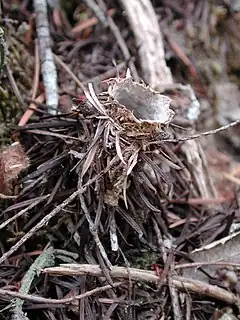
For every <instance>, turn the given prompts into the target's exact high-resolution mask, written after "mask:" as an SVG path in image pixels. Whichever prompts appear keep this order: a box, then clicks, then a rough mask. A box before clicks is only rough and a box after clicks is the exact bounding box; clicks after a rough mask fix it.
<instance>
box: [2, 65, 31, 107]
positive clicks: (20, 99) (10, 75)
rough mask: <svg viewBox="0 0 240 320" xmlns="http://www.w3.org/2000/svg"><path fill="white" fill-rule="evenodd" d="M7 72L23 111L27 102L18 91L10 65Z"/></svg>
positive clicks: (7, 66)
mask: <svg viewBox="0 0 240 320" xmlns="http://www.w3.org/2000/svg"><path fill="white" fill-rule="evenodd" d="M6 71H7V76H8V80H9V82H10V83H11V86H12V89H13V91H14V93H15V95H16V97H17V99H18V102H19V104H20V106H21V109H22V110H23V108H25V106H26V105H25V102H24V101H23V98H22V96H21V93H20V91H19V89H18V86H17V83H16V81H15V79H14V77H13V74H12V71H11V69H10V67H9V65H6Z"/></svg>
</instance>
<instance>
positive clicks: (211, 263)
mask: <svg viewBox="0 0 240 320" xmlns="http://www.w3.org/2000/svg"><path fill="white" fill-rule="evenodd" d="M203 266H221V267H229V266H230V267H236V268H240V263H238V262H232V261H204V262H192V263H183V264H178V265H176V266H175V267H174V269H175V270H176V269H187V268H200V267H203Z"/></svg>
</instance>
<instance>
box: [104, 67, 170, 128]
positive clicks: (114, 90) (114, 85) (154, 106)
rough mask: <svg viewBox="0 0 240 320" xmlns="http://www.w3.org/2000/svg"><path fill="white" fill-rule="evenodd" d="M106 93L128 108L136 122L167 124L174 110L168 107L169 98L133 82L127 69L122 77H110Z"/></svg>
mask: <svg viewBox="0 0 240 320" xmlns="http://www.w3.org/2000/svg"><path fill="white" fill-rule="evenodd" d="M108 93H109V95H110V96H111V97H112V98H113V99H114V100H116V101H117V102H118V103H119V104H121V105H123V106H124V107H126V108H127V109H128V110H130V111H131V112H132V113H133V115H134V117H135V118H136V121H137V122H148V123H156V124H160V125H161V124H162V125H167V124H169V123H170V122H171V120H172V118H173V116H174V111H173V110H171V109H170V103H171V99H170V98H168V97H167V96H164V95H162V94H160V93H159V92H157V91H155V90H153V89H151V88H150V87H147V86H146V85H144V84H140V83H137V82H134V81H133V79H132V77H131V75H130V72H128V71H127V74H126V77H125V78H123V79H119V78H115V79H111V81H110V84H109V87H108Z"/></svg>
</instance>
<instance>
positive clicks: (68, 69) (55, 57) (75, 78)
mask: <svg viewBox="0 0 240 320" xmlns="http://www.w3.org/2000/svg"><path fill="white" fill-rule="evenodd" d="M53 56H54V59H55V60H56V62H57V63H58V64H60V66H61V67H62V68H63V69H64V70H65V71H66V72H67V73H68V74H69V75H70V76H71V78H72V79H73V80H74V81H75V82H76V84H77V85H78V86H79V88H80V89H82V91H84V90H85V86H84V84H83V83H82V82H81V81H80V80H79V79H78V77H77V76H76V75H75V74H74V73H73V72H72V70H71V69H70V68H69V67H68V66H67V65H66V63H64V62H63V61H62V60H61V59H60V58H59V57H58V56H57V55H55V54H53Z"/></svg>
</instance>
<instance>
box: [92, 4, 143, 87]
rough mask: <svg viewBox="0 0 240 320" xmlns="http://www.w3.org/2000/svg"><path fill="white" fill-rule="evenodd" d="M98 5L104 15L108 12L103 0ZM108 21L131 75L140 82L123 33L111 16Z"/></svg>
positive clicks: (107, 18)
mask: <svg viewBox="0 0 240 320" xmlns="http://www.w3.org/2000/svg"><path fill="white" fill-rule="evenodd" d="M97 2H98V4H99V9H100V10H101V11H103V12H104V13H105V12H107V8H106V5H105V3H104V2H103V1H102V0H97ZM106 20H107V22H108V25H109V28H110V30H111V31H112V33H113V35H114V37H115V39H116V40H117V43H118V45H119V47H120V49H121V51H122V53H123V56H124V59H125V60H126V62H127V63H128V65H129V68H130V70H131V74H132V77H133V78H134V80H136V81H138V80H139V76H138V72H137V69H136V67H135V65H134V63H133V61H132V60H131V55H130V52H129V50H128V47H127V45H126V43H125V41H124V39H123V37H122V35H121V32H120V31H119V28H118V27H117V25H116V24H115V22H114V21H113V19H112V17H110V16H106Z"/></svg>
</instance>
